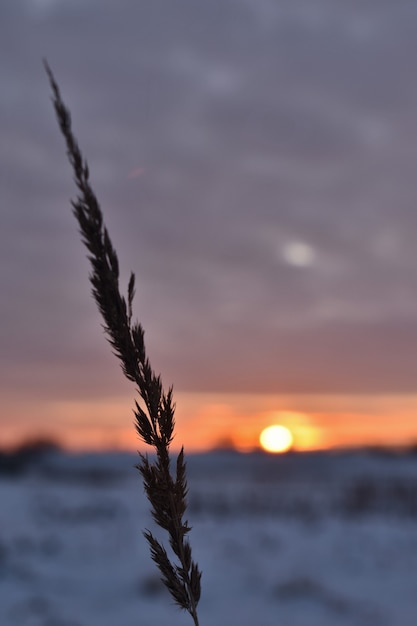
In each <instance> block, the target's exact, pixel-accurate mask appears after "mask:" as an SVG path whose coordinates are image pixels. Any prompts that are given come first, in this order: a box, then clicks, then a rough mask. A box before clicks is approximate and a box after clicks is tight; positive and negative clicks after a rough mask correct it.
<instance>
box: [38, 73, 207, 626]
mask: <svg viewBox="0 0 417 626" xmlns="http://www.w3.org/2000/svg"><path fill="white" fill-rule="evenodd" d="M44 65H45V69H46V72H47V74H48V78H49V83H50V86H51V88H52V94H53V95H52V101H53V105H54V108H55V113H56V117H57V120H58V123H59V126H60V129H61V132H62V134H63V136H64V138H65V142H66V147H67V155H68V158H69V161H70V164H71V166H72V169H73V174H74V180H75V183H76V185H77V187H78V196H77V198H76V199H75V200H72V201H71V204H72V207H73V213H74V215H75V217H76V218H77V220H78V224H79V227H80V232H81V236H82V241H83V243H84V244H85V246H86V247H87V250H88V252H89V254H88V258H89V260H90V263H91V268H92V271H91V274H90V281H91V284H92V293H93V296H94V299H95V300H96V303H97V305H98V308H99V310H100V313H101V315H102V317H103V319H104V329H105V332H106V334H107V339H108V341H109V342H110V344H111V346H112V347H113V350H114V353H115V355H116V356H117V357H118V358H119V360H120V361H121V365H122V369H123V373H124V375H125V376H126V377H127V378H128V379H129V380H130V381H132V382H134V383H135V384H136V385H137V391H138V394H139V396H140V398H141V399H142V401H143V405H144V406H141V405H140V404H139V403H138V402H135V405H136V408H135V417H136V423H135V426H136V430H137V432H138V434H139V436H140V437H141V439H142V440H143V441H144V442H145V443H146V444H148V445H150V446H153V448H154V450H155V453H156V455H155V459H152V460H150V459H149V458H148V456H147V455H144V454H140V463H139V464H138V465H137V468H138V470H139V471H140V473H141V475H142V478H143V483H144V487H145V491H146V495H147V497H148V499H149V502H150V503H151V506H152V515H153V517H154V519H155V521H156V523H157V524H158V525H159V526H160V527H161V528H163V529H164V530H166V531H167V532H168V535H169V543H170V546H171V548H172V551H173V554H174V555H175V557H176V559H174V562H172V560H171V558H170V557H169V556H168V553H167V551H166V550H165V548H164V546H163V545H162V544H161V543H160V542H159V541H158V540H157V539H156V538H155V537H154V535H153V534H152V533H151V532H150V531H148V530H146V531H145V532H144V535H145V537H146V539H147V541H148V543H149V547H150V553H151V557H152V559H153V561H155V563H156V565H157V566H158V568H159V570H160V572H161V574H162V580H163V582H164V583H165V585H166V586H167V588H168V589H169V591H170V593H171V595H172V597H173V598H174V600H175V602H176V604H177V605H178V606H180V607H181V608H183V609H185V610H187V611H188V612H189V613H190V615H191V616H192V618H193V620H194V624H195V626H198V616H197V604H198V601H199V598H200V591H201V584H200V579H201V572H200V570H199V568H198V565H197V564H196V563H195V562H194V560H193V559H192V554H191V546H190V543H189V541H188V539H187V534H188V532H189V531H190V526H189V525H188V522H187V521H186V520H184V515H185V512H186V508H187V501H186V496H187V482H186V465H185V461H184V450H183V449H181V451H180V453H179V454H178V456H177V458H176V463H175V465H176V468H175V471H173V470H172V468H171V465H172V455H171V452H170V444H171V442H172V439H173V434H174V425H175V420H174V411H175V405H174V403H173V397H172V387H171V388H169V389H168V391H167V392H165V391H164V390H163V387H162V382H161V377H160V376H159V375H157V374H155V372H154V371H153V369H152V367H151V364H150V361H149V359H148V357H147V354H146V349H145V343H144V331H143V328H142V326H141V324H140V323H138V322H132V303H133V297H134V292H135V276H134V274H133V273H132V274H131V276H130V280H129V284H128V290H127V298H125V297H124V296H122V295H121V293H120V289H119V261H118V257H117V254H116V251H115V249H114V248H113V245H112V242H111V239H110V236H109V233H108V231H107V228H106V226H105V224H104V220H103V215H102V212H101V208H100V205H99V202H98V200H97V197H96V195H95V193H94V191H93V189H92V187H91V184H90V176H89V168H88V165H87V162H86V160H85V159H84V158H83V156H82V153H81V151H80V148H79V146H78V142H77V140H76V138H75V137H74V134H73V132H72V126H71V115H70V112H69V110H68V109H67V107H66V106H65V104H64V102H63V100H62V97H61V94H60V90H59V87H58V84H57V82H56V80H55V78H54V75H53V73H52V71H51V69H50V67H49V65H48V63H47V62H46V61H45V62H44Z"/></svg>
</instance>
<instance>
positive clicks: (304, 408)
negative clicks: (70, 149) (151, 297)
mask: <svg viewBox="0 0 417 626" xmlns="http://www.w3.org/2000/svg"><path fill="white" fill-rule="evenodd" d="M132 395H133V394H132ZM2 400H3V409H4V410H3V415H4V416H7V421H6V420H5V418H3V420H2V421H1V422H0V423H1V439H0V448H3V449H4V448H7V447H15V446H16V445H18V444H19V443H20V442H22V441H23V440H25V439H36V438H37V437H43V438H50V439H53V440H55V441H57V442H58V444H61V445H62V446H63V447H64V448H67V449H69V450H106V449H107V450H109V449H113V450H128V451H129V450H130V451H136V450H138V449H139V450H141V451H143V450H145V449H146V448H147V447H146V446H144V445H143V444H142V443H141V442H140V440H139V438H138V436H137V434H136V431H135V429H134V425H133V422H134V415H133V411H132V407H133V400H132V397H123V398H119V397H116V398H113V399H105V400H103V399H102V398H90V399H88V400H77V401H72V400H66V401H59V402H58V401H56V400H55V401H53V400H48V399H46V400H44V401H42V402H38V404H37V405H35V404H34V403H33V401H30V400H29V399H28V400H26V399H25V398H23V399H21V398H19V399H17V400H16V398H15V397H13V398H10V399H8V398H2ZM175 400H176V403H177V411H176V436H175V439H174V442H173V445H172V448H173V450H174V451H177V450H179V449H180V447H181V446H182V445H184V447H185V450H186V451H187V452H188V453H196V452H203V451H207V450H211V449H214V448H219V447H220V448H234V449H236V450H239V451H241V452H251V451H253V450H258V449H259V433H260V432H261V431H262V430H263V429H264V428H266V427H267V426H269V425H271V424H281V425H282V426H285V427H286V428H288V429H289V430H290V431H291V433H292V435H293V446H292V448H293V449H294V450H296V451H308V450H318V449H329V448H349V447H350V448H354V447H361V446H391V447H401V446H407V445H413V444H415V443H416V442H417V420H416V419H415V415H416V414H417V396H412V397H411V396H407V397H402V396H386V397H379V398H374V397H371V396H369V397H366V396H360V397H354V396H353V397H350V396H301V397H291V396H273V395H255V394H215V393H184V392H182V393H181V392H179V393H177V394H176V398H175ZM25 403H27V404H25ZM277 407H285V410H279V409H277ZM27 416H30V419H29V418H28V417H27ZM0 420H1V418H0Z"/></svg>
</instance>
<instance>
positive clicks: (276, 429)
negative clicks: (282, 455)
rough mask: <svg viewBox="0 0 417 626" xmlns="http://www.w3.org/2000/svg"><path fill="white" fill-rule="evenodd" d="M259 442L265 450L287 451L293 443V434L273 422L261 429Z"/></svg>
mask: <svg viewBox="0 0 417 626" xmlns="http://www.w3.org/2000/svg"><path fill="white" fill-rule="evenodd" d="M259 442H260V444H261V446H262V448H263V449H264V450H266V451H267V452H287V450H289V449H290V448H291V446H292V444H293V436H292V433H291V431H290V430H289V429H288V428H286V427H285V426H281V425H280V424H274V425H273V426H268V427H267V428H264V429H263V431H262V432H261V434H260V435H259Z"/></svg>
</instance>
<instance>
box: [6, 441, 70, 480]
mask: <svg viewBox="0 0 417 626" xmlns="http://www.w3.org/2000/svg"><path fill="white" fill-rule="evenodd" d="M61 450H62V448H61V446H60V445H59V443H57V442H56V441H53V440H52V439H47V438H38V439H30V440H27V441H24V442H22V443H21V444H19V445H18V446H16V447H15V448H13V449H12V450H0V474H3V475H4V474H6V475H20V474H23V473H25V472H26V471H27V470H29V469H30V468H31V467H32V466H33V465H34V464H36V463H38V462H39V461H40V460H41V459H43V458H44V457H45V456H46V455H49V454H51V453H53V452H59V451H61Z"/></svg>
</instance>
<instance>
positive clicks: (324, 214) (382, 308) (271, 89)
mask: <svg viewBox="0 0 417 626" xmlns="http://www.w3.org/2000/svg"><path fill="white" fill-rule="evenodd" d="M412 12H413V8H412V7H411V6H410V4H409V3H407V2H405V1H399V2H397V3H395V5H394V4H393V5H392V6H389V7H388V6H384V7H380V3H378V2H377V0H375V1H374V2H371V3H368V4H367V6H366V7H361V8H355V7H353V6H352V5H351V3H349V2H348V1H347V0H346V2H341V3H338V4H337V7H336V6H335V7H333V8H332V9H331V10H330V9H329V7H328V5H327V3H324V2H322V1H321V0H317V2H315V3H314V6H313V5H309V7H307V6H306V5H304V4H301V3H298V2H293V1H291V2H283V3H280V4H279V5H278V4H276V3H272V2H267V1H263V2H255V0H253V1H251V2H250V1H249V0H248V1H247V2H244V3H237V2H234V1H233V0H222V1H221V2H220V0H215V1H213V2H211V3H210V4H207V3H203V4H201V3H199V4H198V5H196V3H195V2H191V0H181V1H180V2H176V3H172V2H169V1H168V0H152V2H151V1H148V2H141V3H136V4H135V3H133V4H132V3H129V2H127V1H126V2H125V1H124V0H121V2H119V3H118V4H117V6H116V5H115V4H114V3H113V2H109V1H104V0H101V1H100V2H98V0H89V1H87V2H71V3H64V2H59V1H56V2H34V1H33V0H32V1H29V0H27V1H26V2H21V3H12V2H7V1H6V2H3V3H1V7H0V35H1V37H0V41H1V44H0V45H1V51H2V54H1V55H0V67H1V74H2V77H3V78H2V81H3V86H2V94H4V95H2V98H1V101H0V132H1V136H2V143H1V146H0V172H2V174H1V194H2V215H1V228H0V254H1V258H0V261H1V263H0V288H1V291H2V293H3V294H7V295H6V297H4V298H3V301H2V304H1V311H0V312H1V317H2V331H1V333H2V335H1V343H2V346H3V348H2V354H1V356H0V364H1V369H2V373H1V376H0V378H1V379H2V380H3V381H5V383H4V384H7V386H8V388H9V389H12V388H16V389H19V387H21V385H22V384H23V382H22V381H24V385H25V387H26V388H28V389H30V390H31V392H32V391H33V390H34V389H35V388H36V389H37V390H38V391H39V389H43V390H44V393H45V394H47V393H49V392H50V387H51V386H53V387H54V389H56V390H59V391H57V393H64V392H65V393H74V394H77V393H78V394H80V393H84V392H85V393H88V385H87V383H86V382H85V381H86V380H90V384H91V385H92V388H95V387H99V386H100V380H103V379H104V380H105V381H106V385H107V387H106V388H107V389H112V384H113V385H114V389H115V390H116V389H118V383H117V382H114V383H112V382H111V380H112V376H113V370H111V374H110V370H106V368H105V367H104V366H103V367H102V366H101V363H102V359H103V355H104V352H105V350H106V348H107V347H106V346H102V343H103V337H102V335H101V332H100V329H99V327H98V324H99V321H98V314H97V313H96V311H95V309H94V305H93V303H92V302H91V300H90V296H89V286H88V283H87V272H88V266H87V263H86V261H85V259H84V256H85V253H84V251H83V250H82V247H81V244H80V243H79V241H78V237H77V233H76V226H75V223H74V220H73V218H72V216H71V213H70V206H69V201H68V200H69V198H70V197H71V196H73V195H74V194H75V189H74V187H73V185H72V183H71V174H70V170H69V166H68V165H67V163H66V161H65V154H64V146H63V142H62V140H61V138H60V137H59V133H58V130H57V128H56V124H55V120H54V119H53V113H52V108H51V105H50V102H49V91H48V86H47V82H46V78H45V76H44V74H43V70H42V66H41V58H42V57H43V56H47V57H48V60H49V62H50V63H51V65H52V67H53V69H54V70H55V72H56V74H57V77H58V80H59V82H60V84H61V87H62V91H63V94H64V97H65V99H66V101H67V102H68V104H69V105H70V107H71V110H72V113H73V121H74V127H75V130H76V134H77V136H78V137H79V140H80V143H81V145H82V148H83V150H84V153H85V155H86V156H87V157H88V160H89V163H90V167H91V171H92V179H93V184H94V186H95V187H96V189H97V192H98V194H99V197H100V199H101V202H102V206H103V210H104V212H105V216H106V220H107V222H108V225H109V227H110V231H111V233H112V236H113V239H114V243H115V245H116V248H117V249H118V252H119V256H120V262H121V265H122V268H123V273H124V274H123V275H124V278H125V279H126V277H127V275H128V272H129V270H130V269H133V270H134V271H135V272H136V274H137V280H138V289H137V291H138V294H137V313H138V315H139V316H140V317H141V318H142V319H143V322H144V325H145V328H146V330H147V337H149V343H150V346H151V348H152V351H153V354H154V355H155V359H156V362H157V364H158V366H160V368H161V369H162V370H163V371H166V372H167V376H168V379H173V380H174V381H176V384H177V385H178V387H179V388H181V389H192V390H199V389H200V390H211V391H212V390H214V391H215V390H222V391H227V390H232V391H239V390H240V391H242V390H253V391H260V390H261V391H269V392H273V391H285V390H286V389H287V390H289V391H292V390H294V389H296V390H297V391H303V390H305V391H309V392H311V391H313V392H314V391H315V390H316V391H326V388H327V390H328V391H331V390H337V391H338V392H343V391H348V392H352V393H353V392H355V391H366V390H368V391H369V390H371V391H373V392H377V391H378V390H385V391H386V390H388V389H389V390H390V391H403V390H411V389H414V390H415V382H414V377H413V372H415V369H416V358H415V357H414V355H413V350H412V345H413V337H414V336H415V322H416V313H415V312H416V310H417V296H416V293H417V291H416V278H415V267H416V264H417V248H416V246H415V236H414V233H415V232H416V227H417V212H416V211H415V198H417V179H416V176H415V165H414V164H415V163H416V156H417V147H416V142H415V140H414V137H415V129H416V125H417V113H416V111H415V98H414V94H415V88H416V81H417V79H416V77H415V68H414V59H415V56H416V52H417V42H416V40H415V38H414V37H411V35H410V29H409V28H408V24H409V23H410V19H411V18H412V17H413V15H412ZM414 17H415V16H414ZM3 207H4V208H3ZM294 246H298V247H294ZM300 246H303V247H302V248H301V247H300ZM96 327H97V332H96V331H94V330H93V329H95V328H96ZM110 358H111V355H110ZM394 364H395V367H394ZM95 368H96V369H95ZM35 370H39V371H37V372H36V375H34V372H35ZM92 371H93V372H94V373H93V374H92ZM42 372H43V374H42ZM91 376H93V380H91ZM65 390H66V391H65ZM84 390H85V391H84Z"/></svg>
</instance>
